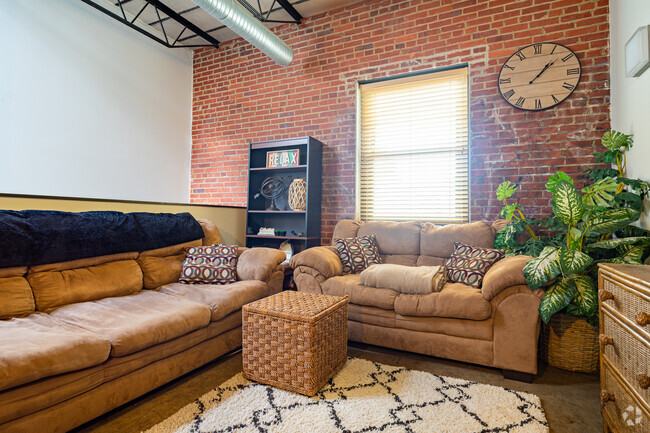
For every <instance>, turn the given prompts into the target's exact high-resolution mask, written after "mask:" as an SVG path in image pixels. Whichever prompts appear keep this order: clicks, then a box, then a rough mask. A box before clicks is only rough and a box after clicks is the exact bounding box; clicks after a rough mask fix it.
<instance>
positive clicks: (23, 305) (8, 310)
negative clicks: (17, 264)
mask: <svg viewBox="0 0 650 433" xmlns="http://www.w3.org/2000/svg"><path fill="white" fill-rule="evenodd" d="M33 312H34V296H33V295H32V288H31V287H29V283H28V282H27V280H26V279H24V278H23V277H7V278H0V319H7V318H10V317H16V316H20V315H23V314H29V313H33Z"/></svg>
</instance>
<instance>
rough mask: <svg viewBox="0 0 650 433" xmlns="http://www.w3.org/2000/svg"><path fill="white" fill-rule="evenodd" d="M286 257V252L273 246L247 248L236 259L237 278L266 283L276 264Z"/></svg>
mask: <svg viewBox="0 0 650 433" xmlns="http://www.w3.org/2000/svg"><path fill="white" fill-rule="evenodd" d="M286 258H287V256H286V254H284V253H283V252H282V251H280V250H276V249H273V248H264V247H259V248H247V249H246V250H244V251H243V252H242V253H241V255H240V256H239V260H237V279H238V280H260V281H264V282H265V283H267V282H268V281H269V278H271V276H272V275H273V272H274V271H275V270H276V268H277V266H278V265H279V264H280V263H282V262H283V261H284V260H286Z"/></svg>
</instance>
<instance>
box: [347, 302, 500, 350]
mask: <svg viewBox="0 0 650 433" xmlns="http://www.w3.org/2000/svg"><path fill="white" fill-rule="evenodd" d="M348 319H349V320H350V321H355V322H361V323H367V324H370V325H378V326H385V327H387V328H402V329H410V330H412V331H420V332H433V333H436V334H445V335H452V336H455V337H463V338H471V339H473V340H488V341H489V340H492V326H493V321H492V319H491V318H488V319H487V320H467V319H451V318H449V317H415V316H402V315H399V314H397V313H395V311H394V310H383V309H381V308H376V307H366V306H363V305H354V304H351V305H349V306H348Z"/></svg>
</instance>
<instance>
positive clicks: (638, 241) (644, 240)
mask: <svg viewBox="0 0 650 433" xmlns="http://www.w3.org/2000/svg"><path fill="white" fill-rule="evenodd" d="M625 245H639V246H646V245H650V238H649V237H645V236H636V237H632V238H616V239H607V240H605V241H600V242H594V243H593V244H591V245H589V246H588V249H589V250H592V249H605V250H613V249H614V248H618V247H622V246H625Z"/></svg>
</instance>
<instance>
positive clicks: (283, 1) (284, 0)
mask: <svg viewBox="0 0 650 433" xmlns="http://www.w3.org/2000/svg"><path fill="white" fill-rule="evenodd" d="M277 2H278V3H280V6H282V8H284V10H285V11H287V13H288V14H289V15H291V18H293V19H294V20H296V24H300V20H302V15H300V12H298V11H297V10H296V8H294V7H293V5H292V4H291V3H290V2H289V0H277Z"/></svg>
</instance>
